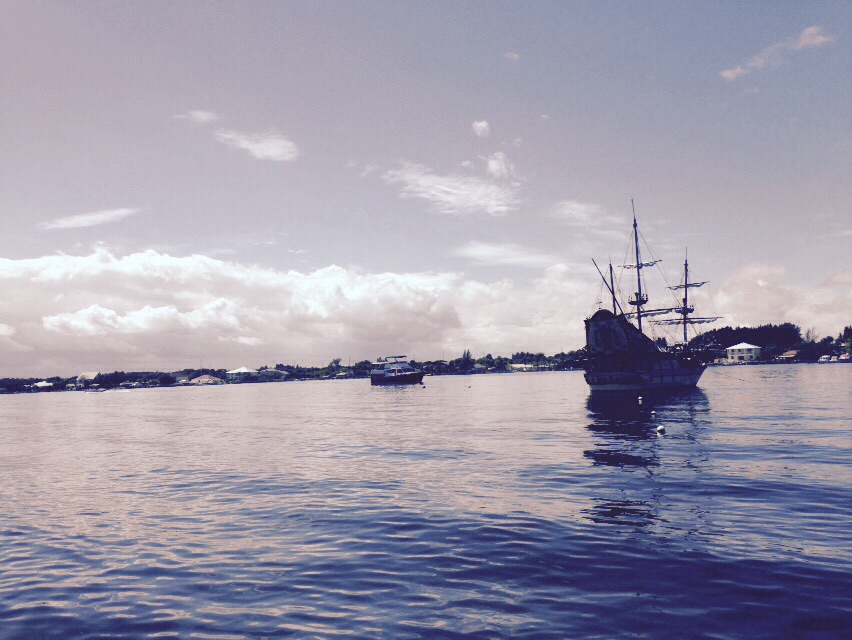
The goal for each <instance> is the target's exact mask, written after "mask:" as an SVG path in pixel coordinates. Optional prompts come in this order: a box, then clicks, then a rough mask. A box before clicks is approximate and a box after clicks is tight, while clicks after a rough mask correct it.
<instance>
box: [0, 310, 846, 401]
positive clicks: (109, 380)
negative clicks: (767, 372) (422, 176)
mask: <svg viewBox="0 0 852 640" xmlns="http://www.w3.org/2000/svg"><path fill="white" fill-rule="evenodd" d="M740 342H747V343H750V344H754V345H756V346H758V347H761V349H762V351H761V356H760V361H761V362H777V361H778V359H779V357H780V356H782V355H785V354H786V356H787V357H786V358H785V359H784V361H785V362H816V361H817V360H818V359H819V358H820V357H821V356H824V355H840V354H842V353H852V325H850V326H846V327H844V329H843V331H841V332H840V334H839V335H838V336H837V337H836V338H835V337H832V336H826V337H824V338H819V337H818V336H817V335H816V334H815V332H814V331H813V330H810V329H809V330H806V331H804V332H802V329H801V328H800V327H798V326H796V325H795V324H791V323H789V322H786V323H783V324H778V325H775V324H765V325H760V326H757V327H721V328H719V329H712V330H710V331H707V332H706V333H704V334H702V335H701V336H698V337H697V338H693V339H692V340H691V341H690V346H692V347H694V348H701V349H704V350H707V351H709V352H710V354H712V356H714V357H720V358H721V357H724V355H725V349H726V348H727V347H730V346H733V345H735V344H738V343H740ZM584 359H585V349H577V350H575V351H568V352H560V353H556V354H553V355H545V354H544V353H542V352H538V353H532V352H526V351H518V352H516V353H513V354H512V356H511V357H505V356H493V355H492V354H490V353H489V354H486V355H484V356H482V357H480V358H474V357H473V355H472V354H471V352H470V350H469V349H465V350H464V351H463V352H462V355H461V356H460V357H458V358H454V359H452V360H428V361H417V360H411V361H410V364H411V365H412V366H414V367H416V368H419V369H423V371H425V372H426V373H427V374H431V375H471V374H483V373H510V372H517V371H569V370H572V369H580V368H582V366H583V362H584ZM269 369H275V370H277V371H280V372H283V373H286V374H287V376H286V379H287V380H340V379H346V378H368V377H369V376H370V361H369V360H361V361H359V362H356V363H354V364H349V365H344V364H342V359H341V358H334V359H333V360H331V361H330V362H329V363H328V364H327V365H326V366H324V367H307V366H302V365H300V364H295V365H293V364H280V363H279V364H276V365H274V366H272V367H270V366H263V367H260V368H259V369H258V371H259V372H263V371H264V370H269ZM226 374H227V371H226V370H225V369H209V368H208V369H205V368H198V369H190V368H187V369H181V370H180V371H172V372H163V371H131V372H125V371H113V372H112V373H98V374H97V375H95V376H94V377H93V378H92V379H91V380H85V381H84V382H82V383H81V382H80V381H79V380H78V377H77V376H74V377H70V378H64V377H61V376H54V377H51V378H0V393H29V392H34V391H38V392H41V393H44V392H56V391H65V390H71V389H82V388H86V387H97V388H100V389H116V388H121V387H125V388H127V387H131V388H138V387H170V386H174V385H177V384H188V383H189V382H190V381H192V380H195V379H198V378H200V377H202V376H210V377H212V378H215V379H217V380H221V381H225V380H226V378H227V375H226ZM262 379H263V377H258V378H251V379H249V381H260V380H262Z"/></svg>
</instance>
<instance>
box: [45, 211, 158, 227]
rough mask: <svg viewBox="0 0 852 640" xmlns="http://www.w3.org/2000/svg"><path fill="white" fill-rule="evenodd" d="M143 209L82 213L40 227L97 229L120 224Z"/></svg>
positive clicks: (48, 222) (51, 221)
mask: <svg viewBox="0 0 852 640" xmlns="http://www.w3.org/2000/svg"><path fill="white" fill-rule="evenodd" d="M140 211H141V209H128V208H125V209H105V210H103V211H93V212H91V213H80V214H77V215H73V216H66V217H64V218H56V219H54V220H49V221H47V222H43V223H42V224H41V225H40V226H41V228H42V229H50V230H55V229H79V228H81V227H95V226H98V225H101V224H108V223H110V222H118V221H119V220H123V219H124V218H128V217H130V216H132V215H133V214H134V213H139V212H140Z"/></svg>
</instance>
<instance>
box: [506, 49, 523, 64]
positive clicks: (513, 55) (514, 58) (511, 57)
mask: <svg viewBox="0 0 852 640" xmlns="http://www.w3.org/2000/svg"><path fill="white" fill-rule="evenodd" d="M503 57H504V58H506V60H511V61H512V62H517V61H518V60H520V59H521V54H520V53H515V52H514V51H509V52H507V53H505V54H503Z"/></svg>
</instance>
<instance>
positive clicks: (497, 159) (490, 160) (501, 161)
mask: <svg viewBox="0 0 852 640" xmlns="http://www.w3.org/2000/svg"><path fill="white" fill-rule="evenodd" d="M485 163H486V171H487V172H488V175H489V176H491V177H492V178H498V179H503V180H505V179H508V178H512V177H514V176H515V165H514V164H512V163H511V162H509V160H508V158H507V157H506V154H505V153H503V152H502V151H496V152H495V153H492V154H491V155H490V156H488V157H487V158H485Z"/></svg>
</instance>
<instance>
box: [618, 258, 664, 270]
mask: <svg viewBox="0 0 852 640" xmlns="http://www.w3.org/2000/svg"><path fill="white" fill-rule="evenodd" d="M658 262H662V260H652V261H651V262H640V263H639V264H638V266H640V267H642V268H643V269H644V268H645V267H653V266H654V265H655V264H657V263H658ZM622 266H623V267H624V268H625V269H635V268H636V267H637V265H635V264H625V265H622Z"/></svg>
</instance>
